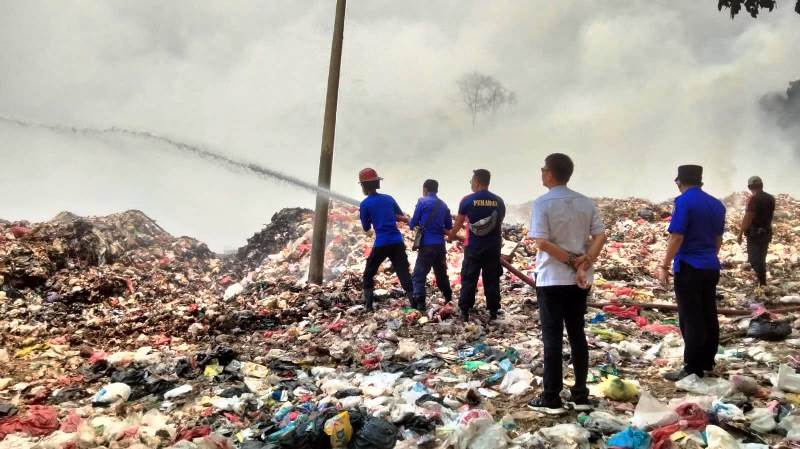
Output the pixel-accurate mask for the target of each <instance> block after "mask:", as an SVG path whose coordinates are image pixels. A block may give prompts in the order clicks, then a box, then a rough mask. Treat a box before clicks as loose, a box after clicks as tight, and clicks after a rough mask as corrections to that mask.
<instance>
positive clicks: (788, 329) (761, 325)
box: [747, 313, 792, 341]
mask: <svg viewBox="0 0 800 449" xmlns="http://www.w3.org/2000/svg"><path fill="white" fill-rule="evenodd" d="M791 333H792V326H791V325H790V324H789V322H788V321H777V320H771V319H770V317H769V314H767V313H764V314H761V315H759V316H757V317H755V318H753V319H752V320H750V327H748V328H747V336H748V337H753V338H758V339H759V340H767V341H780V340H783V339H785V338H786V337H788V336H789V334H791Z"/></svg>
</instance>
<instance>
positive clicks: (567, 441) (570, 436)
mask: <svg viewBox="0 0 800 449" xmlns="http://www.w3.org/2000/svg"><path fill="white" fill-rule="evenodd" d="M589 436H590V435H589V432H588V431H587V430H586V429H584V428H582V427H580V426H578V425H576V424H556V425H555V426H553V427H545V428H542V429H539V430H538V431H536V434H534V437H535V441H536V442H537V443H539V444H540V445H541V447H547V448H550V449H589V448H590V446H589ZM533 447H539V446H533Z"/></svg>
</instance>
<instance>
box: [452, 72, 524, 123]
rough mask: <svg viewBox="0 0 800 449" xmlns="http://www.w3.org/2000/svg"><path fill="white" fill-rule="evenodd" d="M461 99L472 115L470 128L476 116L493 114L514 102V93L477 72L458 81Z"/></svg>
mask: <svg viewBox="0 0 800 449" xmlns="http://www.w3.org/2000/svg"><path fill="white" fill-rule="evenodd" d="M458 89H459V91H460V92H461V99H462V100H463V101H464V104H465V105H466V106H467V108H468V109H469V111H470V113H471V114H472V127H473V128H474V127H475V121H476V120H477V118H478V114H480V113H482V112H487V111H491V112H492V113H495V112H496V111H497V109H498V108H500V107H501V106H503V105H504V104H513V103H514V102H515V101H516V95H515V94H514V92H512V91H510V90H508V89H507V88H506V87H505V86H503V85H502V84H500V82H499V81H497V80H496V79H494V78H493V77H491V76H489V75H484V74H481V73H478V72H471V73H467V74H465V75H464V76H462V77H461V78H460V79H459V80H458Z"/></svg>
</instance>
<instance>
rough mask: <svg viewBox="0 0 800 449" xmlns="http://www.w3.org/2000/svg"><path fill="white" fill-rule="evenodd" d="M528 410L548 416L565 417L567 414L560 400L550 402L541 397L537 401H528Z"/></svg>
mask: <svg viewBox="0 0 800 449" xmlns="http://www.w3.org/2000/svg"><path fill="white" fill-rule="evenodd" d="M528 408H529V409H531V410H535V411H537V412H542V413H546V414H548V415H563V414H564V413H567V410H566V409H565V408H564V405H563V404H562V403H561V399H560V398H559V399H554V400H551V401H548V400H546V399H545V398H544V396H539V397H538V398H536V399H531V400H530V401H528Z"/></svg>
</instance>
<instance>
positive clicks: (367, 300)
mask: <svg viewBox="0 0 800 449" xmlns="http://www.w3.org/2000/svg"><path fill="white" fill-rule="evenodd" d="M362 295H363V298H364V308H365V309H367V312H373V311H374V310H375V308H374V307H373V306H372V303H373V302H374V301H375V294H374V293H373V292H372V290H364V292H363V294H362Z"/></svg>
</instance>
